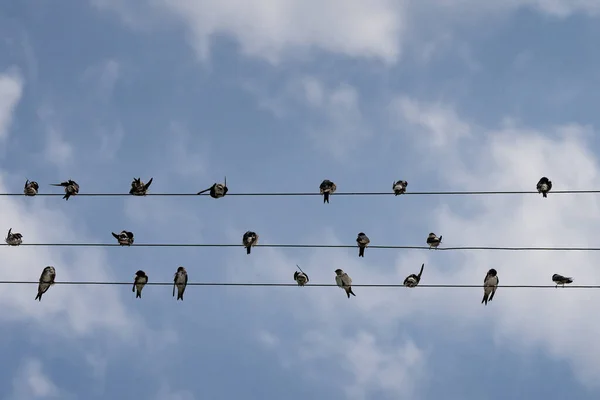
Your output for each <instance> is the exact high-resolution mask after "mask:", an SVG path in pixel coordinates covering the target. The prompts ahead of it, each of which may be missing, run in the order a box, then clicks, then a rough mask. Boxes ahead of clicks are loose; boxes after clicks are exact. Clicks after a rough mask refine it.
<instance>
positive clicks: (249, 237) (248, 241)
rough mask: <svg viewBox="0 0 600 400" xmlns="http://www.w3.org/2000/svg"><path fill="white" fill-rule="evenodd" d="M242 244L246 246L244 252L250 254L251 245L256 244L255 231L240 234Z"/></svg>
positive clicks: (256, 236)
mask: <svg viewBox="0 0 600 400" xmlns="http://www.w3.org/2000/svg"><path fill="white" fill-rule="evenodd" d="M242 244H243V245H244V247H245V248H246V254H250V252H251V249H252V246H256V245H257V244H258V235H257V234H256V232H252V231H247V232H246V233H244V236H242Z"/></svg>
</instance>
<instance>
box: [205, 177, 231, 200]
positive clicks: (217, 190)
mask: <svg viewBox="0 0 600 400" xmlns="http://www.w3.org/2000/svg"><path fill="white" fill-rule="evenodd" d="M228 191H229V188H228V187H227V177H225V182H224V183H213V185H212V186H211V187H209V188H208V189H204V190H202V191H200V192H198V193H197V194H202V193H204V192H209V193H208V195H209V196H210V197H212V198H213V199H219V198H221V197H225V195H226V194H227V192H228Z"/></svg>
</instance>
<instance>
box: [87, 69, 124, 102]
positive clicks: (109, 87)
mask: <svg viewBox="0 0 600 400" xmlns="http://www.w3.org/2000/svg"><path fill="white" fill-rule="evenodd" d="M120 76H121V64H120V63H119V62H118V61H117V60H113V59H108V60H104V61H102V62H100V63H98V64H94V65H91V66H89V67H88V68H86V69H85V71H84V72H83V75H82V78H83V81H84V82H88V83H90V84H91V86H92V88H93V89H94V90H95V91H96V92H97V94H98V96H100V97H101V98H102V99H108V98H110V97H111V96H112V94H113V91H114V88H115V85H116V84H117V81H118V80H119V78H120Z"/></svg>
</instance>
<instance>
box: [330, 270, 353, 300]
mask: <svg viewBox="0 0 600 400" xmlns="http://www.w3.org/2000/svg"><path fill="white" fill-rule="evenodd" d="M335 283H336V284H337V285H338V286H339V287H341V288H342V289H344V290H345V291H346V294H347V295H348V298H350V295H352V296H356V295H355V294H354V292H353V291H352V278H350V275H348V274H347V273H345V272H344V271H342V270H341V269H339V268H338V269H336V270H335Z"/></svg>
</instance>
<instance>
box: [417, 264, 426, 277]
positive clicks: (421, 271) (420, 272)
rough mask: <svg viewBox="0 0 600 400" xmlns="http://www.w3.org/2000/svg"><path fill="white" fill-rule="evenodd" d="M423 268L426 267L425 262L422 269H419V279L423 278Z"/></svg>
mask: <svg viewBox="0 0 600 400" xmlns="http://www.w3.org/2000/svg"><path fill="white" fill-rule="evenodd" d="M423 268H425V263H423V264H422V265H421V270H420V271H419V275H418V277H419V279H421V274H422V273H423Z"/></svg>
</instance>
